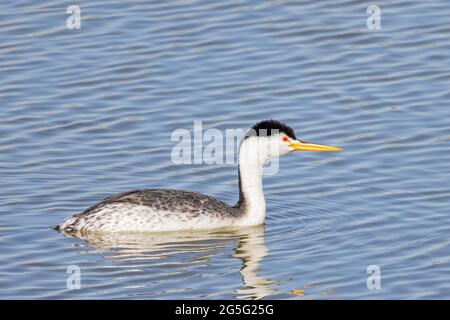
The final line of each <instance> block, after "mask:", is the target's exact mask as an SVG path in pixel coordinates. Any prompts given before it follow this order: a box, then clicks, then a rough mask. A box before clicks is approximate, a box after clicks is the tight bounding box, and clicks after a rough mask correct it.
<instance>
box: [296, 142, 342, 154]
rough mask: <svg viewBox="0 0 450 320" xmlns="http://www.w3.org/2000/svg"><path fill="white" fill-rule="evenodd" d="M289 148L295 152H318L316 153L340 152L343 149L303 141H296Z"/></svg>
mask: <svg viewBox="0 0 450 320" xmlns="http://www.w3.org/2000/svg"><path fill="white" fill-rule="evenodd" d="M289 147H291V148H293V149H294V150H295V151H316V152H330V151H340V150H342V149H341V148H337V147H332V146H326V145H323V144H315V143H307V142H301V141H294V142H292V143H291V144H289Z"/></svg>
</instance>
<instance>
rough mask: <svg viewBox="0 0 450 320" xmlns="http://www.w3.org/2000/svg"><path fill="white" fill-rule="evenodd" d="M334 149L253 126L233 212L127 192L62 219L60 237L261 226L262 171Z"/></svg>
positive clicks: (180, 198)
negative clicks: (288, 158)
mask: <svg viewBox="0 0 450 320" xmlns="http://www.w3.org/2000/svg"><path fill="white" fill-rule="evenodd" d="M338 150H342V149H340V148H337V147H331V146H326V145H320V144H313V143H307V142H304V141H301V140H298V139H297V138H296V136H295V133H294V130H293V129H292V128H290V127H289V126H287V125H285V124H284V123H281V122H279V121H276V120H264V121H261V122H258V123H256V124H255V125H254V126H253V127H252V128H251V129H250V130H249V131H247V133H246V134H245V136H244V138H243V139H242V140H241V142H240V145H239V153H238V176H239V200H238V202H237V203H236V205H234V206H229V205H228V204H226V203H224V202H222V201H220V200H217V199H215V198H213V197H211V196H208V195H204V194H201V193H198V192H190V191H181V190H173V189H142V190H132V191H129V192H125V193H121V194H118V195H114V196H111V197H109V198H106V199H104V200H103V201H100V202H98V203H96V204H94V205H93V206H92V207H90V208H88V209H86V210H85V211H84V212H82V213H79V214H75V215H73V216H72V217H69V218H67V219H66V220H65V221H64V222H63V223H62V224H61V225H59V226H57V227H56V229H57V230H64V231H65V232H84V231H89V232H90V231H94V232H96V231H98V232H165V231H178V230H202V229H215V228H226V227H244V226H256V225H260V224H263V223H264V219H265V215H266V202H265V199H264V193H263V187H262V170H263V166H264V165H265V164H267V163H268V161H269V160H271V159H273V158H276V157H279V156H283V155H287V154H290V153H292V152H294V151H318V152H324V151H338Z"/></svg>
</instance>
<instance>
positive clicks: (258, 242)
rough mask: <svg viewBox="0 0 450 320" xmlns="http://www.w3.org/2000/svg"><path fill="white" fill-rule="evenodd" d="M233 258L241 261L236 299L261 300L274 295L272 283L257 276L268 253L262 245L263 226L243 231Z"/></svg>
mask: <svg viewBox="0 0 450 320" xmlns="http://www.w3.org/2000/svg"><path fill="white" fill-rule="evenodd" d="M244 230H245V233H243V234H242V236H241V237H240V239H239V243H238V246H237V247H236V249H235V253H234V256H235V257H237V258H239V259H241V260H242V268H241V275H242V282H243V283H242V288H239V289H236V298H238V299H262V298H264V297H266V296H269V295H271V294H274V293H275V291H276V290H275V287H274V286H273V281H272V280H270V279H269V278H265V277H262V276H259V275H258V271H259V269H260V267H261V263H262V261H263V259H264V257H265V256H266V255H267V253H268V249H267V247H266V246H265V244H264V226H262V225H259V226H256V227H252V228H248V229H244Z"/></svg>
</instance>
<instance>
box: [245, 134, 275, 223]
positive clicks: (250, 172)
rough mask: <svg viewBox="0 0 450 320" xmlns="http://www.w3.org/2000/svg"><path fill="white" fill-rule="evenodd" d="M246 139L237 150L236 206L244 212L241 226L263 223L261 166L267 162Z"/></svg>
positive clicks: (252, 143)
mask: <svg viewBox="0 0 450 320" xmlns="http://www.w3.org/2000/svg"><path fill="white" fill-rule="evenodd" d="M252 139H255V138H253V137H250V138H247V139H246V140H244V141H243V142H242V143H241V146H240V148H239V180H240V185H239V187H240V198H239V203H238V206H240V207H241V209H243V210H244V217H243V219H242V220H241V221H240V224H242V225H258V224H262V223H263V222H264V218H265V215H266V201H265V200H264V192H263V187H262V170H263V165H264V164H265V163H266V162H267V161H268V159H266V157H265V156H264V155H261V154H260V153H258V147H257V143H256V142H255V141H254V140H252Z"/></svg>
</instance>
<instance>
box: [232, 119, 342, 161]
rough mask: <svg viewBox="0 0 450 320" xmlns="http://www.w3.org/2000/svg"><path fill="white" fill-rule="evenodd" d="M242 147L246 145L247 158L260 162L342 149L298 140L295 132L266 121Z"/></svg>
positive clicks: (256, 125) (248, 133)
mask: <svg viewBox="0 0 450 320" xmlns="http://www.w3.org/2000/svg"><path fill="white" fill-rule="evenodd" d="M242 145H246V146H247V147H246V149H247V150H246V151H247V152H246V153H248V154H247V155H246V157H250V158H253V157H254V156H255V155H257V158H258V159H259V160H258V162H260V163H262V164H264V163H266V162H267V161H268V160H270V159H272V158H275V157H279V156H283V155H287V154H290V153H292V152H294V151H316V152H329V151H339V150H342V149H341V148H337V147H331V146H326V145H322V144H314V143H308V142H304V141H301V140H299V139H297V138H296V136H295V133H294V130H293V129H292V128H291V127H289V126H287V125H285V124H284V123H281V122H279V121H276V120H264V121H261V122H258V123H256V124H255V125H254V126H253V127H252V128H251V129H250V130H249V131H248V132H247V133H246V135H245V138H244V140H243V141H242V144H241V147H242Z"/></svg>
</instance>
